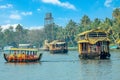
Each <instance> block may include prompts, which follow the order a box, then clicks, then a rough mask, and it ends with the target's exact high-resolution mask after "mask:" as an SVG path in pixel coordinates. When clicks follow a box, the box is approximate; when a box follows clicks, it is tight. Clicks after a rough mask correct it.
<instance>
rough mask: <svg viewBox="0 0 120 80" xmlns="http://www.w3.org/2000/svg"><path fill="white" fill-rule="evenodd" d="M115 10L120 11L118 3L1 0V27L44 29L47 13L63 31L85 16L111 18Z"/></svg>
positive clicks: (109, 0) (110, 0)
mask: <svg viewBox="0 0 120 80" xmlns="http://www.w3.org/2000/svg"><path fill="white" fill-rule="evenodd" d="M115 8H120V1H119V0H0V25H1V26H4V27H6V26H8V25H16V24H21V25H23V27H26V28H31V29H34V28H41V27H43V26H44V18H45V15H46V13H52V16H53V18H54V23H56V24H58V25H60V26H63V27H64V26H65V25H66V24H67V23H68V21H69V20H70V19H72V20H73V21H75V22H77V23H79V22H80V20H81V18H82V17H83V16H84V15H87V16H89V18H90V19H91V20H94V19H95V18H99V19H101V20H103V19H105V18H106V17H108V18H112V12H113V10H114V9H115Z"/></svg>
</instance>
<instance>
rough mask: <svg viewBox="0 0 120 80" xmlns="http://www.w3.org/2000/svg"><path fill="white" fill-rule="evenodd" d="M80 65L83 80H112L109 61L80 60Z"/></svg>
mask: <svg viewBox="0 0 120 80" xmlns="http://www.w3.org/2000/svg"><path fill="white" fill-rule="evenodd" d="M80 64H81V69H80V70H81V75H82V78H83V80H87V79H89V80H112V75H111V72H112V62H111V60H80ZM85 76H86V77H85Z"/></svg>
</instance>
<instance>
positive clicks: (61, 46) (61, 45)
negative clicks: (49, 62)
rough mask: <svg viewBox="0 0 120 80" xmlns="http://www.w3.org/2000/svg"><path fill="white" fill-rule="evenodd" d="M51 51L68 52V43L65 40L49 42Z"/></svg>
mask: <svg viewBox="0 0 120 80" xmlns="http://www.w3.org/2000/svg"><path fill="white" fill-rule="evenodd" d="M49 51H50V53H67V52H68V46H67V43H66V42H64V41H59V40H54V41H52V42H51V43H49Z"/></svg>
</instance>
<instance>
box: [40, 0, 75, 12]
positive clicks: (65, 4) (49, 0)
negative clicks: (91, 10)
mask: <svg viewBox="0 0 120 80" xmlns="http://www.w3.org/2000/svg"><path fill="white" fill-rule="evenodd" d="M42 2H44V3H50V4H54V5H58V6H61V7H65V8H68V9H72V10H76V8H75V6H74V5H72V4H70V3H69V2H60V0H42Z"/></svg>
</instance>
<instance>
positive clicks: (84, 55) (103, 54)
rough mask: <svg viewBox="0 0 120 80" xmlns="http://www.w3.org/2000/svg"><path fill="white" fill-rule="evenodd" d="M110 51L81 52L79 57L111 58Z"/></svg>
mask: <svg viewBox="0 0 120 80" xmlns="http://www.w3.org/2000/svg"><path fill="white" fill-rule="evenodd" d="M110 56H111V55H110V53H101V54H98V53H89V54H87V53H86V54H80V55H79V58H82V59H109V58H110Z"/></svg>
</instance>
